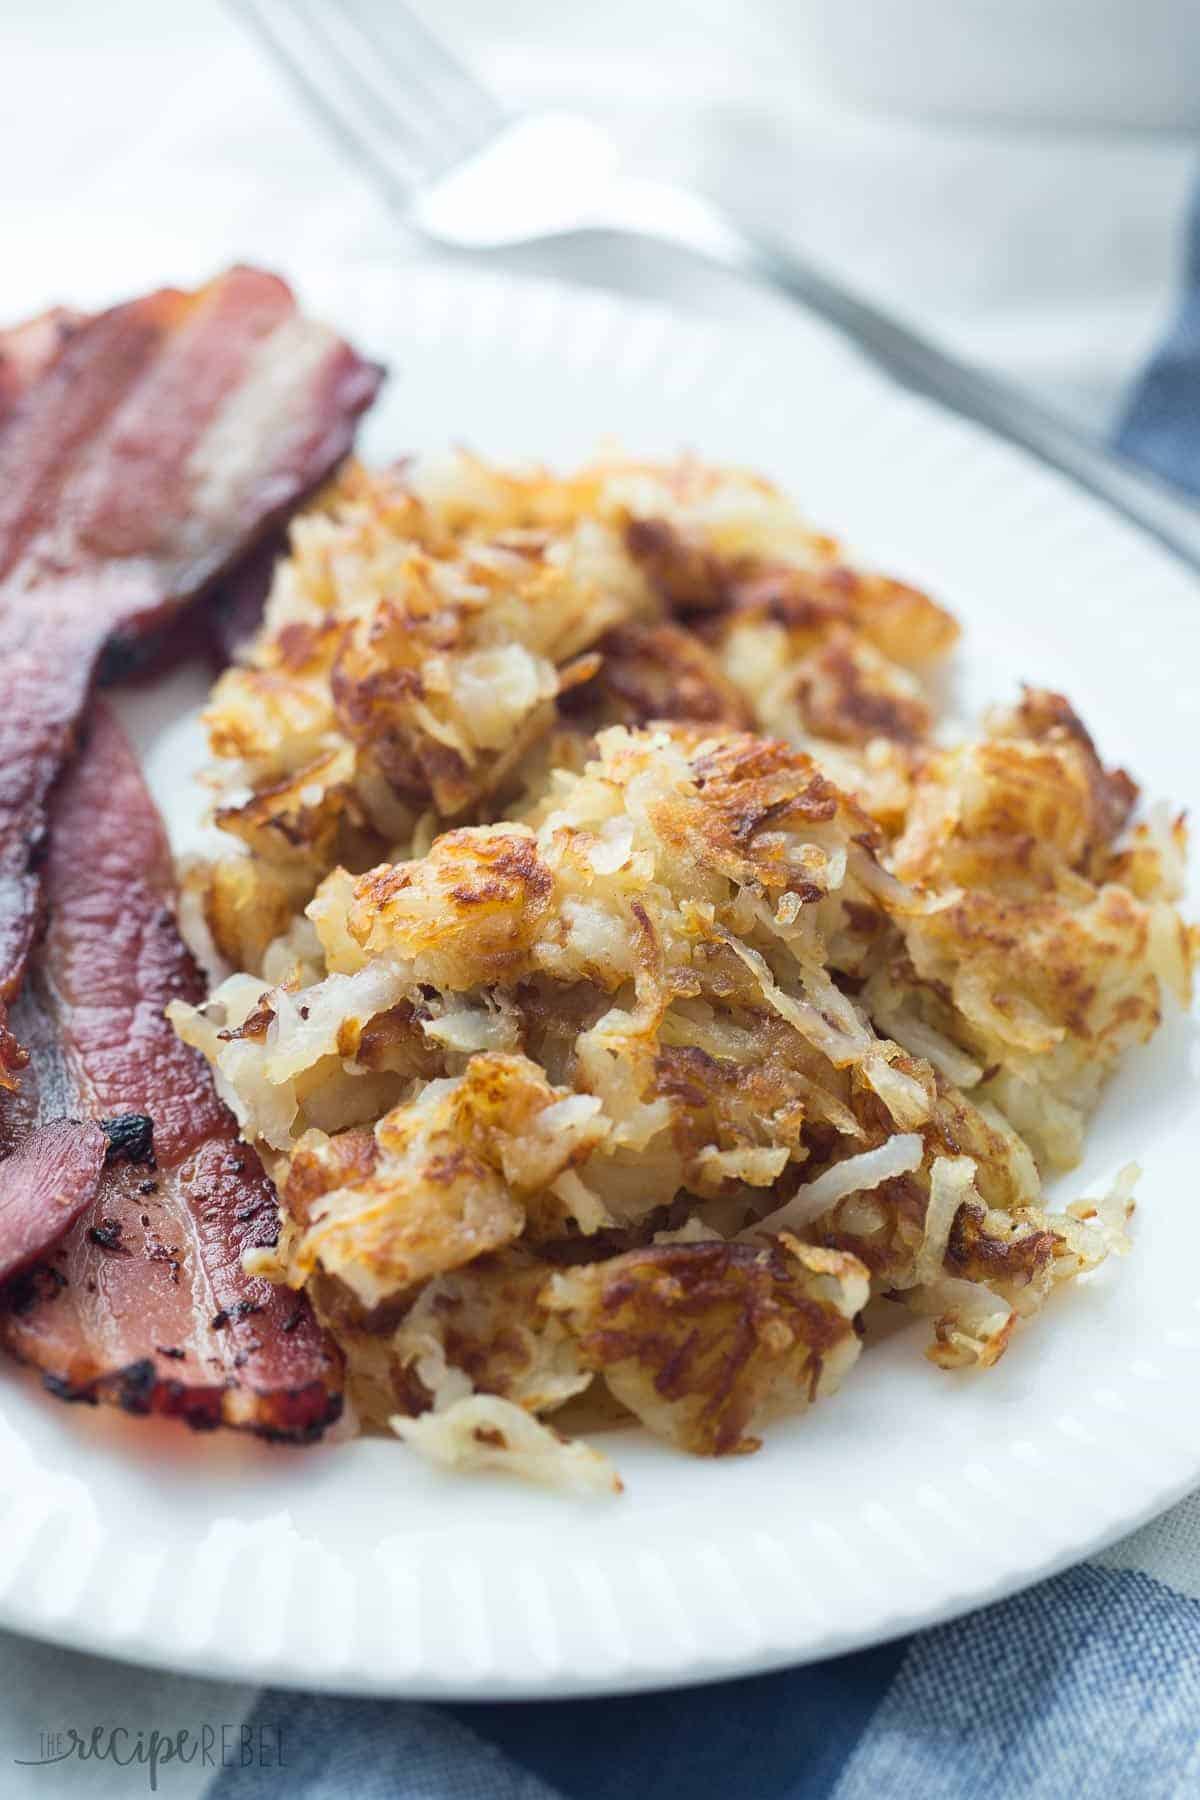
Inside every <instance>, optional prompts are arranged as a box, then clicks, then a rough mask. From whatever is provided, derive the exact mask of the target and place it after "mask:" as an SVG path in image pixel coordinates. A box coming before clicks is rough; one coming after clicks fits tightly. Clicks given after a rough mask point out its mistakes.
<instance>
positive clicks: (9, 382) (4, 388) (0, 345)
mask: <svg viewBox="0 0 1200 1800" xmlns="http://www.w3.org/2000/svg"><path fill="white" fill-rule="evenodd" d="M83 322H84V314H83V313H77V312H71V311H69V309H68V308H67V307H65V306H54V307H51V309H50V311H49V312H44V313H39V314H38V316H37V318H36V319H27V320H26V321H25V323H24V324H23V325H14V326H12V327H11V328H10V329H9V330H8V331H0V426H2V425H3V424H4V422H5V420H6V419H7V418H8V416H9V414H10V413H11V412H12V410H13V408H14V407H15V406H16V404H17V401H18V400H19V399H20V398H21V396H22V395H23V394H24V393H26V392H27V391H28V389H29V388H31V387H32V386H33V384H34V382H35V381H38V380H39V379H40V378H41V377H42V376H43V375H44V374H45V373H46V371H47V370H48V369H49V368H50V367H51V366H52V364H54V363H55V362H57V360H58V357H59V354H60V352H61V351H62V350H63V349H64V348H65V346H66V344H67V341H68V339H69V338H70V337H71V336H72V335H73V333H74V332H76V331H77V330H78V329H79V327H80V326H81V325H82V324H83Z"/></svg>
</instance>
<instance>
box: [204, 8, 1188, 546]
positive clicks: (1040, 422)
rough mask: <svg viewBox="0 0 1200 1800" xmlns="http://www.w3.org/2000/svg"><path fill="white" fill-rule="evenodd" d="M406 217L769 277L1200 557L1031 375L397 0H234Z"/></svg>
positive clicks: (1137, 472)
mask: <svg viewBox="0 0 1200 1800" xmlns="http://www.w3.org/2000/svg"><path fill="white" fill-rule="evenodd" d="M230 4H231V5H232V6H233V9H234V11H235V12H237V13H238V14H239V15H240V16H241V17H242V18H243V19H244V20H245V21H246V23H247V24H249V25H250V26H252V27H253V28H254V30H255V31H256V32H257V33H258V35H259V37H260V38H261V39H262V41H263V43H264V44H265V45H266V46H267V48H268V49H269V51H270V52H271V54H272V56H273V57H274V59H275V60H276V61H277V62H278V63H279V65H280V66H281V67H282V68H283V69H284V70H285V71H286V72H287V74H288V75H289V76H290V77H291V79H292V80H293V82H294V83H295V84H296V86H297V88H298V89H299V90H300V92H301V93H302V94H303V96H304V98H305V100H306V101H307V103H308V105H309V106H310V108H311V110H312V111H313V112H314V113H316V114H317V115H318V116H319V117H320V118H321V119H322V121H323V122H324V124H325V125H326V126H327V127H328V128H329V129H330V130H331V131H332V132H333V134H334V135H335V137H336V138H337V140H338V141H339V143H340V144H341V145H342V147H343V149H344V150H345V151H346V152H347V153H348V154H349V155H350V156H352V157H353V158H354V159H355V160H356V161H357V162H358V163H360V164H361V165H362V166H363V167H364V168H365V169H366V170H367V171H368V172H369V173H370V174H371V175H372V176H373V178H374V179H375V181H376V182H377V184H378V185H379V186H380V188H381V189H382V190H383V192H384V194H385V195H386V197H387V198H388V200H389V201H390V202H391V203H392V204H393V205H395V206H396V207H398V208H399V209H400V210H402V212H403V214H404V218H405V222H406V224H407V225H408V226H409V227H410V228H411V229H413V230H415V231H416V232H418V233H419V234H421V235H422V236H424V237H425V238H426V239H427V240H429V241H430V242H431V243H432V244H435V245H437V246H439V247H440V248H442V249H449V250H455V251H474V252H487V251H500V250H506V249H507V250H512V249H515V248H516V247H518V246H526V245H531V244H537V243H541V242H545V241H547V240H550V239H554V238H560V237H566V236H569V235H572V234H574V233H579V232H588V231H607V232H614V231H615V232H623V233H627V234H630V235H634V236H640V237H647V238H652V239H656V240H658V241H659V242H664V243H669V244H673V245H675V246H677V247H679V248H682V249H684V250H687V251H690V252H691V253H692V254H694V255H696V256H699V257H701V258H703V259H704V260H705V261H706V262H709V263H714V264H718V265H720V266H722V267H724V268H727V269H732V270H735V271H737V272H739V273H741V274H743V275H746V276H749V277H751V278H752V279H754V280H756V281H759V282H764V283H766V284H767V285H769V286H770V287H773V288H775V289H777V290H779V291H781V292H782V293H784V294H786V295H788V296H789V297H790V298H792V299H794V300H796V301H798V302H799V303H800V304H802V305H803V306H806V307H809V308H810V309H811V310H812V311H813V312H815V313H817V314H819V315H820V316H821V317H822V318H824V319H826V320H828V321H829V322H830V323H831V324H833V325H835V326H837V327H838V328H839V329H840V330H842V331H843V332H845V333H846V334H847V335H848V336H849V337H850V338H851V339H853V341H854V342H855V343H856V345H857V346H858V348H859V349H860V350H861V351H862V352H864V353H865V354H866V355H867V356H868V357H870V359H871V360H872V361H874V362H876V363H878V364H880V365H881V366H882V367H883V368H884V369H886V371H887V372H888V373H889V374H890V375H891V376H893V377H894V378H895V379H897V380H899V381H900V382H902V383H903V384H904V385H905V386H906V387H908V388H911V389H913V390H914V391H915V392H917V393H920V394H924V395H926V396H927V397H929V398H931V399H934V400H938V401H940V402H941V403H942V404H943V405H945V406H947V407H949V408H950V409H951V410H952V411H954V412H957V413H960V414H962V415H963V416H964V417H966V418H969V419H973V420H975V421H976V423H978V424H980V425H984V426H987V427H988V428H989V429H990V430H992V431H995V432H997V433H999V435H1000V436H1002V437H1005V438H1007V439H1008V440H1009V441H1010V442H1012V443H1014V444H1018V445H1020V447H1021V448H1022V449H1024V450H1027V451H1030V452H1032V453H1033V454H1034V455H1035V456H1037V457H1039V458H1040V459H1041V460H1042V461H1043V462H1045V463H1048V464H1050V465H1051V466H1052V467H1054V468H1056V469H1058V470H1060V471H1061V472H1062V473H1063V474H1066V475H1068V476H1071V477H1072V478H1073V479H1074V480H1075V481H1076V482H1077V483H1078V484H1079V486H1081V487H1083V488H1086V489H1087V490H1088V492H1090V493H1092V494H1094V495H1096V496H1098V497H1099V498H1100V499H1102V500H1105V501H1107V502H1108V504H1109V505H1110V506H1112V507H1113V508H1114V509H1115V510H1116V511H1117V512H1119V513H1121V514H1123V515H1124V517H1126V518H1127V519H1129V520H1131V521H1132V522H1133V523H1135V524H1137V525H1140V526H1141V527H1142V528H1143V530H1145V531H1147V532H1148V533H1149V534H1150V535H1151V536H1152V537H1154V538H1156V539H1158V541H1159V542H1160V543H1162V544H1164V545H1166V546H1167V547H1168V548H1169V549H1171V550H1173V551H1174V552H1175V553H1176V555H1178V556H1179V557H1181V558H1182V559H1183V560H1184V561H1185V562H1186V563H1188V564H1189V566H1190V567H1191V568H1192V569H1195V570H1200V507H1197V506H1195V505H1193V504H1192V503H1191V501H1189V500H1188V499H1187V497H1186V496H1184V495H1183V494H1182V493H1181V492H1180V491H1179V490H1176V489H1173V488H1172V487H1170V486H1169V485H1168V484H1167V483H1166V482H1162V481H1160V480H1159V479H1158V478H1157V477H1156V476H1153V475H1150V474H1148V473H1146V471H1144V470H1142V469H1140V468H1138V467H1137V466H1136V465H1135V464H1133V463H1131V462H1129V461H1128V460H1126V459H1125V458H1123V457H1121V456H1118V455H1115V454H1114V453H1112V452H1111V451H1109V450H1106V449H1104V448H1103V447H1102V446H1101V445H1099V444H1098V443H1096V442H1094V441H1093V440H1091V439H1089V438H1087V437H1085V436H1084V435H1083V434H1082V433H1080V432H1079V431H1077V430H1076V429H1075V428H1074V427H1073V426H1071V425H1070V424H1068V423H1067V422H1066V421H1065V420H1063V419H1061V418H1059V417H1058V416H1057V415H1056V414H1055V413H1054V412H1053V411H1052V410H1051V409H1050V408H1048V407H1045V406H1043V405H1041V404H1040V403H1038V402H1037V401H1035V400H1033V399H1031V398H1030V397H1029V396H1028V395H1027V394H1025V393H1024V392H1022V391H1021V390H1019V389H1017V388H1014V387H1011V386H1009V385H1008V384H1007V383H1006V382H1004V381H1001V380H997V379H996V378H995V377H993V376H991V375H988V374H985V373H984V372H983V371H981V370H979V369H976V368H973V367H972V366H970V365H969V364H966V363H962V362H959V361H957V360H956V359H954V358H953V357H950V356H947V355H946V354H945V353H944V352H943V351H941V350H939V349H938V348H937V347H936V345H934V344H931V343H929V342H928V341H927V340H926V339H924V338H922V337H920V336H919V335H918V334H917V333H916V332H914V331H910V330H909V329H908V328H907V327H906V326H904V325H902V324H900V323H899V321H898V320H896V319H894V318H892V317H891V316H890V315H889V314H888V313H886V312H884V311H882V310H881V309H879V308H878V307H875V306H873V305H871V304H870V302H868V301H866V300H863V299H862V298H861V297H860V296H859V295H857V294H855V293H853V292H851V290H850V289H848V288H846V287H843V286H842V285H841V284H840V283H838V282H836V281H834V280H832V279H831V278H830V277H829V276H828V275H826V274H824V273H823V272H822V271H821V270H820V269H819V268H817V267H816V266H815V265H814V264H813V263H811V262H810V261H809V260H808V259H807V258H805V257H801V256H798V255H796V254H795V253H794V252H793V251H791V250H790V249H787V248H784V247H783V246H781V245H779V244H776V243H773V242H770V241H769V240H767V239H765V238H763V237H762V236H759V235H753V234H751V233H749V232H747V231H743V230H742V229H741V228H740V227H739V226H737V225H735V224H734V223H733V222H732V220H730V219H729V218H728V217H727V216H726V215H725V214H724V213H723V212H722V211H721V210H720V209H719V208H717V207H715V206H713V205H711V204H710V203H709V202H708V201H707V200H704V199H702V198H701V197H700V196H699V195H698V194H694V193H691V192H690V191H688V190H687V189H684V188H677V187H671V186H668V185H667V184H665V183H662V182H656V181H647V180H644V179H641V178H639V177H636V176H631V175H628V174H626V173H624V172H623V171H622V169H621V168H620V163H619V157H618V153H617V149H616V146H615V145H614V143H613V142H612V140H611V139H610V138H609V137H608V136H607V135H606V134H605V133H604V132H603V131H601V130H600V129H599V128H598V127H597V126H595V125H594V124H592V123H591V122H590V121H588V120H586V119H583V118H580V117H579V116H577V115H575V114H571V113H557V112H542V113H527V114H524V115H521V116H515V117H514V116H513V115H511V114H510V113H508V112H507V111H506V110H505V108H504V107H503V106H502V105H501V104H500V102H499V101H498V100H497V99H495V98H494V96H493V95H491V94H489V93H488V92H487V90H486V89H485V88H483V87H482V86H481V85H480V84H479V82H478V81H477V80H476V79H475V77H474V76H473V75H472V74H471V73H470V71H469V70H468V69H466V68H465V67H464V66H463V65H462V64H461V63H460V62H459V61H458V60H457V59H456V58H455V57H454V56H453V55H452V54H451V53H450V52H449V51H448V50H447V49H446V48H445V46H444V45H443V44H442V43H441V42H440V41H439V40H438V39H437V38H436V37H435V36H434V35H433V34H432V33H431V32H430V31H429V30H427V28H426V27H425V25H424V24H423V23H422V22H421V20H420V19H419V18H418V17H417V16H416V15H415V14H414V13H413V12H411V11H410V10H409V8H408V7H406V6H404V5H402V4H398V3H397V0H230Z"/></svg>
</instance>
